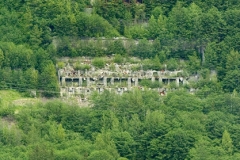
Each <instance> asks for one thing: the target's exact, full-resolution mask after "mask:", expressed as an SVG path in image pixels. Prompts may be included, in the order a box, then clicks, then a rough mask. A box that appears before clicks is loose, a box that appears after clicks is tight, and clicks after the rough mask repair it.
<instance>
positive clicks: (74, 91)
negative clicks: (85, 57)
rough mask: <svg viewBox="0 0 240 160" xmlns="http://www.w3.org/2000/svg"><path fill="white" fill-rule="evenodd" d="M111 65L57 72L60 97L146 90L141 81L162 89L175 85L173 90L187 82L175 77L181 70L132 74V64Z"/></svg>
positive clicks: (70, 68)
mask: <svg viewBox="0 0 240 160" xmlns="http://www.w3.org/2000/svg"><path fill="white" fill-rule="evenodd" d="M87 63H89V62H87ZM112 65H114V68H115V69H114V71H112V70H111V69H110V65H109V64H106V65H105V67H104V68H103V69H96V68H95V67H94V66H92V65H91V68H90V69H89V70H74V69H73V67H71V66H70V65H69V64H68V65H67V66H66V67H64V68H62V69H59V70H58V79H59V85H60V88H61V92H60V94H61V96H67V97H69V96H79V97H81V98H86V97H88V96H89V95H90V94H91V93H92V92H98V93H102V92H103V91H104V90H108V91H110V92H115V93H117V94H120V95H121V94H122V93H123V92H128V91H130V90H132V89H133V88H138V89H141V90H144V89H146V88H144V86H141V85H140V83H141V81H143V80H149V81H151V82H152V83H156V82H158V83H159V84H162V86H164V85H168V84H170V83H175V86H176V87H177V86H179V85H181V84H184V83H187V81H186V80H185V79H184V78H183V77H180V76H178V75H179V73H181V72H182V71H167V70H162V71H156V70H148V71H144V70H142V69H140V70H138V71H133V70H131V68H132V66H133V65H134V64H125V65H119V64H112ZM148 89H150V88H148ZM152 89H153V90H157V91H158V92H159V93H160V94H163V93H164V92H165V91H166V88H164V87H161V88H152Z"/></svg>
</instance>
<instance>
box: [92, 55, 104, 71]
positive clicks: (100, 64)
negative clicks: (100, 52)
mask: <svg viewBox="0 0 240 160" xmlns="http://www.w3.org/2000/svg"><path fill="white" fill-rule="evenodd" d="M92 65H94V66H95V67H97V68H103V67H104V66H105V60H104V59H103V58H99V57H98V58H94V59H93V61H92Z"/></svg>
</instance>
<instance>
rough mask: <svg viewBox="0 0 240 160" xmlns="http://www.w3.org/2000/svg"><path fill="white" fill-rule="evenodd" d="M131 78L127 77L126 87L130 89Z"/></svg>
mask: <svg viewBox="0 0 240 160" xmlns="http://www.w3.org/2000/svg"><path fill="white" fill-rule="evenodd" d="M131 83H132V82H131V78H130V77H128V88H129V89H130V88H131Z"/></svg>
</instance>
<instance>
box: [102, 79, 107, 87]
mask: <svg viewBox="0 0 240 160" xmlns="http://www.w3.org/2000/svg"><path fill="white" fill-rule="evenodd" d="M103 85H104V87H107V77H103Z"/></svg>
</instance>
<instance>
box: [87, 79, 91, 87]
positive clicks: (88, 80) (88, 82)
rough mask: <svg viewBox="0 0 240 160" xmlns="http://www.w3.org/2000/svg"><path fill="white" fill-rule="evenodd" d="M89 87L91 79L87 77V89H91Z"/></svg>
mask: <svg viewBox="0 0 240 160" xmlns="http://www.w3.org/2000/svg"><path fill="white" fill-rule="evenodd" d="M89 86H90V78H89V77H87V87H89Z"/></svg>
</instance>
